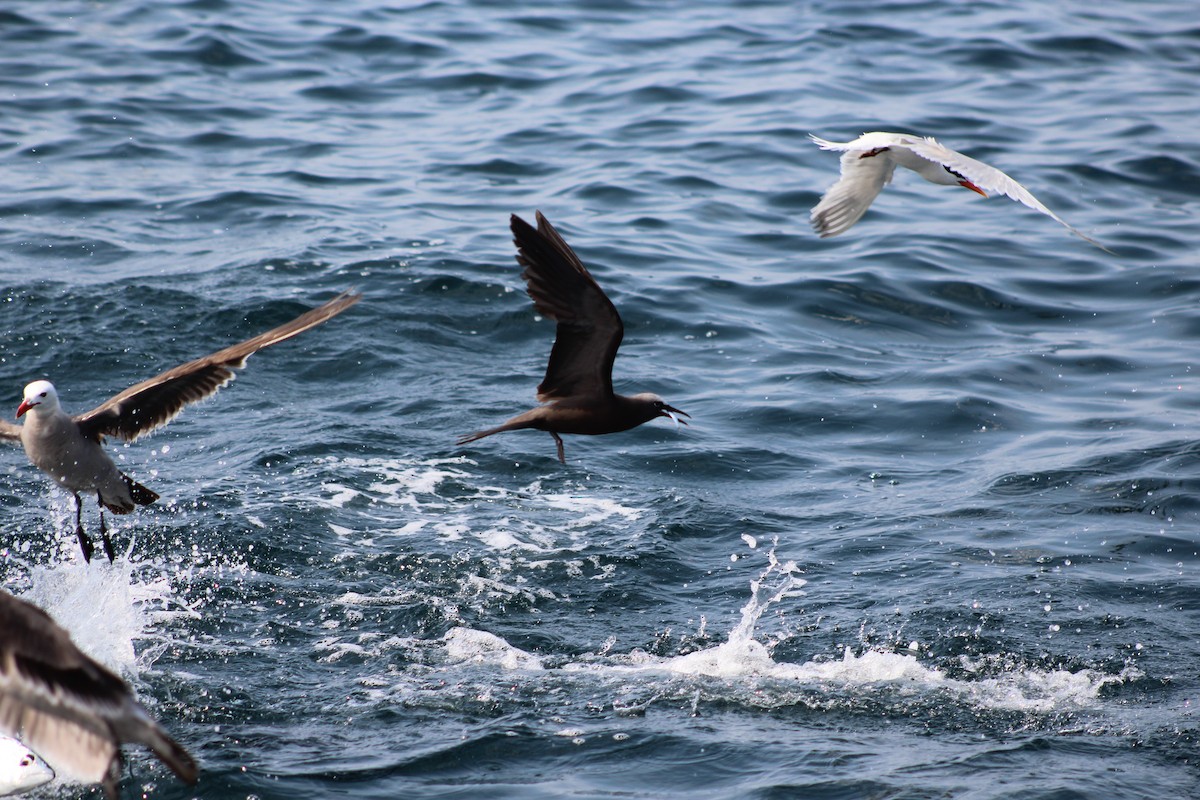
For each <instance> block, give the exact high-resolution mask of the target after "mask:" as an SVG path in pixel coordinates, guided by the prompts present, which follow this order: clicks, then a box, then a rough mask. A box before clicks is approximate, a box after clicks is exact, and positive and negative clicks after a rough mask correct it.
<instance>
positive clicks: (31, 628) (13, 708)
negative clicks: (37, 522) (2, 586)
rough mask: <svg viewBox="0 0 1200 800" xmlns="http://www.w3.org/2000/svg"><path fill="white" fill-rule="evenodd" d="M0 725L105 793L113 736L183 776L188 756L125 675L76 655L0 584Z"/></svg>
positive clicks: (116, 751)
mask: <svg viewBox="0 0 1200 800" xmlns="http://www.w3.org/2000/svg"><path fill="white" fill-rule="evenodd" d="M0 731H3V732H4V733H5V734H8V735H11V736H17V737H19V738H20V739H21V740H22V741H24V742H25V744H26V745H28V746H29V747H31V748H33V749H34V751H36V752H37V753H38V755H40V756H42V757H43V758H45V759H46V760H47V761H49V762H50V763H51V764H52V765H53V766H54V767H55V768H56V769H60V770H63V771H65V772H67V773H68V774H70V775H71V776H73V777H76V778H78V779H80V780H84V781H88V782H91V783H101V784H103V786H104V791H105V793H106V794H107V795H108V797H109V798H110V799H111V800H116V798H117V796H118V795H117V782H118V781H119V780H120V777H121V749H120V748H121V744H122V743H124V742H133V743H139V744H144V745H146V746H147V747H149V748H150V749H151V750H152V751H154V755H156V756H158V758H159V760H160V761H162V762H163V763H164V764H166V765H167V766H168V767H170V769H171V771H172V772H174V773H175V774H176V775H177V776H179V779H180V780H182V781H184V782H185V783H189V784H192V783H195V782H196V775H197V772H198V770H197V767H196V762H195V761H194V760H193V759H192V757H191V756H190V755H188V752H187V751H186V750H184V749H183V748H182V747H180V746H179V745H178V744H177V743H176V742H175V740H173V739H172V738H171V737H170V736H168V735H167V734H166V732H165V731H164V730H163V729H162V728H161V727H159V725H158V723H156V722H155V721H154V720H152V719H150V716H149V715H148V714H147V713H146V710H145V709H144V708H142V706H141V704H140V703H138V701H137V700H136V699H135V698H134V696H133V692H131V691H130V690H129V686H128V685H126V683H125V681H123V680H121V679H120V678H119V677H117V676H116V675H114V674H113V673H112V672H110V671H109V670H107V669H105V668H104V667H103V666H101V665H100V664H98V663H96V662H95V661H93V660H92V659H90V658H88V657H87V656H86V655H84V654H83V653H82V652H81V651H80V650H79V648H78V647H76V646H75V643H74V642H72V641H71V637H70V636H69V635H68V634H67V632H66V631H65V630H63V629H62V628H61V627H59V625H58V624H57V623H56V622H55V621H54V620H52V619H51V618H50V616H49V615H48V614H47V613H46V612H45V611H42V610H41V609H40V608H38V607H37V606H35V605H32V604H30V603H27V602H25V601H24V600H19V599H17V598H16V597H13V596H12V595H11V594H8V593H7V592H3V591H0Z"/></svg>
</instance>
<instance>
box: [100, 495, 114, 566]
mask: <svg viewBox="0 0 1200 800" xmlns="http://www.w3.org/2000/svg"><path fill="white" fill-rule="evenodd" d="M96 503H97V504H98V505H99V506H100V538H101V539H103V540H104V555H106V556H108V563H110V564H111V563H112V562H113V561H114V560H115V559H114V558H113V546H112V539H109V538H108V526H106V525H105V524H104V503H102V502H100V493H99V492H96Z"/></svg>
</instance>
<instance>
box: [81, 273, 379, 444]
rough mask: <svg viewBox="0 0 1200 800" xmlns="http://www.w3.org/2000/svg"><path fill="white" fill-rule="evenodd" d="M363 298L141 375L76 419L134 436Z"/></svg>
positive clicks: (96, 429) (91, 430)
mask: <svg viewBox="0 0 1200 800" xmlns="http://www.w3.org/2000/svg"><path fill="white" fill-rule="evenodd" d="M361 299H362V295H361V294H356V293H353V292H342V293H341V294H340V295H338V296H337V297H335V298H334V299H332V300H330V301H329V302H328V303H326V304H325V305H323V306H320V307H318V308H314V309H313V310H312V311H309V312H308V313H307V314H302V315H300V316H299V317H296V319H294V320H292V321H291V322H289V323H287V324H285V325H280V326H279V327H278V328H275V329H273V330H269V331H267V332H266V333H263V334H259V335H258V336H255V337H254V338H253V339H247V340H246V341H244V342H242V343H240V344H235V345H232V346H231V347H226V348H225V349H224V350H220V351H218V352H216V353H213V354H212V355H208V356H204V357H203V358H198V359H196V360H195V361H189V362H188V363H186V364H180V365H179V366H178V367H175V368H173V369H169V370H167V371H166V372H164V373H162V374H161V375H156V376H155V377H153V378H151V379H150V380H148V381H142V382H141V383H139V384H137V385H136V386H132V387H130V388H128V389H126V390H125V391H123V392H121V393H120V394H119V395H117V396H116V397H114V398H112V399H111V400H108V401H107V402H105V403H104V404H103V405H100V406H97V407H96V408H94V409H92V410H91V411H89V412H87V413H86V414H80V415H79V416H77V417H75V422H76V423H78V425H79V429H80V431H81V432H82V433H83V434H84V435H85V436H87V437H89V438H92V439H97V440H98V439H100V438H101V437H103V436H115V437H117V438H118V439H124V440H125V441H129V442H132V441H133V440H135V439H137V438H138V437H139V436H141V435H143V434H146V433H149V432H150V431H153V430H154V429H155V428H158V427H161V426H163V425H165V424H167V423H168V422H170V421H171V420H172V419H174V418H175V416H176V415H177V414H179V412H180V411H182V410H183V409H184V407H185V406H187V405H189V404H190V403H195V402H197V401H199V400H203V399H204V398H206V397H209V396H210V395H212V394H214V393H215V392H216V391H217V390H218V389H220V388H221V387H222V386H224V385H225V384H227V383H229V381H231V380H233V377H234V374H233V371H234V370H235V369H240V368H241V367H243V366H245V363H246V358H247V357H249V356H251V355H253V354H254V353H257V352H258V351H259V350H262V349H263V348H264V347H270V346H271V345H273V344H278V343H279V342H282V341H284V340H285V339H290V338H292V337H293V336H295V335H297V334H299V333H303V332H304V331H306V330H308V329H309V328H313V327H316V326H317V325H320V324H321V323H322V322H325V321H327V320H329V319H331V318H332V317H335V316H337V315H338V314H340V313H342V312H343V311H345V310H346V309H347V308H349V307H350V306H352V305H354V304H355V303H357V302H358V301H359V300H361Z"/></svg>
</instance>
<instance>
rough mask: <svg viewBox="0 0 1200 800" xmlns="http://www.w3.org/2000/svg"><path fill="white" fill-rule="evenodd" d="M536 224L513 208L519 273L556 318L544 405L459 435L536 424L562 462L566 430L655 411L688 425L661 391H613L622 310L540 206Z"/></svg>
mask: <svg viewBox="0 0 1200 800" xmlns="http://www.w3.org/2000/svg"><path fill="white" fill-rule="evenodd" d="M537 224H538V226H537V230H534V228H533V226H532V225H530V224H529V223H528V222H526V221H525V220H523V219H521V218H520V217H518V216H517V215H516V214H513V216H512V221H511V225H512V232H513V243H514V244H516V246H517V262H518V263H519V264H521V266H523V267H524V268H525V269H524V271H523V272H522V273H521V277H523V278H524V279H525V283H526V290H527V291H528V292H529V296H530V297H531V298H533V306H534V308H536V309H537V312H538V313H539V314H541V315H542V316H544V317H548V318H549V319H552V320H554V321H555V322H557V323H558V327H557V329H556V331H555V336H554V347H553V349H551V351H550V363H549V365H548V366H547V367H546V377H545V378H544V379H543V380H542V383H541V385H540V386H538V388H537V399H538V400H539V401H540V402H542V403H545V404H546V405H541V406H538V407H537V408H531V409H530V410H528V411H526V412H525V413H523V414H518V415H517V416H515V417H513V418H512V419H510V420H508V421H507V422H505V423H504V424H503V425H499V426H497V427H495V428H489V429H488V430H484V431H477V432H476V433H471V434H468V435H466V436H462V437H460V438H459V440H458V443H459V444H466V443H467V442H473V441H475V440H477V439H482V438H483V437H485V436H491V435H492V434H493V433H502V432H503V431H516V430H522V429H524V428H533V429H535V430H539V431H547V432H548V433H549V434H550V435H551V436H553V437H554V444H555V446H556V447H557V448H558V460H559V461H561V462H562V463H564V464H565V463H567V460H566V458H565V456H564V455H563V442H562V438H561V437H560V436H559V434H561V433H578V434H584V435H586V436H595V435H598V434H602V433H617V432H618V431H626V430H629V429H630V428H636V427H637V426H638V425H641V424H642V423H643V422H649V421H650V420H652V419H654V418H655V417H668V418H670V419H671V420H673V421H674V422H675V423H676V424H678V423H680V422H683V424H685V425H686V424H687V422H686V421H685V420H681V419H680V418H679V417H680V416H684V417H689V418H690V416H691V415H689V414H687V413H685V412H683V411H680V410H679V409H678V408H672V407H671V406H669V405H667V404H666V402H664V401H663V399H662V398H661V397H659V396H658V395H656V394H650V393H649V392H643V393H642V394H635V395H633V396H632V397H626V396H624V395H620V394H616V393H615V392H613V386H612V368H613V360H614V359H616V357H617V348H618V347H620V346H621V337H622V336H623V335H624V332H625V327H624V326H623V325H622V324H621V315H620V314H618V313H617V309H616V307H615V306H614V305H613V304H612V301H611V300H609V299H608V297H607V296H606V295H605V294H604V290H603V289H601V288H600V285H599V284H597V283H596V281H595V279H594V278H593V277H592V276H591V274H590V273H589V272H588V271H587V268H586V267H584V266H583V262H582V261H580V260H579V256H577V255H575V251H574V250H572V249H571V247H570V245H568V244H567V243H566V242H565V241H563V238H562V236H560V235H559V234H558V231H556V230H555V229H554V226H553V225H551V224H550V222H549V221H548V220H547V219H546V218H545V217H543V216H542V212H540V211H538V212H537Z"/></svg>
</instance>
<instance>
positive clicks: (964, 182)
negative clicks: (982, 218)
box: [958, 180, 988, 197]
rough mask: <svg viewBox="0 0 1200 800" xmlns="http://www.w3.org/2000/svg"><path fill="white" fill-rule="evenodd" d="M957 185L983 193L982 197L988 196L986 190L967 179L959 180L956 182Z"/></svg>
mask: <svg viewBox="0 0 1200 800" xmlns="http://www.w3.org/2000/svg"><path fill="white" fill-rule="evenodd" d="M958 185H959V186H961V187H963V188H964V189H970V190H971V191H972V192H978V193H979V194H981V195H983V196H984V197H987V196H988V194H987V192H985V191H984V190H983V189H980V188H979V187H978V186H976V185H975V184H973V183H971V182H970V181H968V180H961V181H959V182H958Z"/></svg>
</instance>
